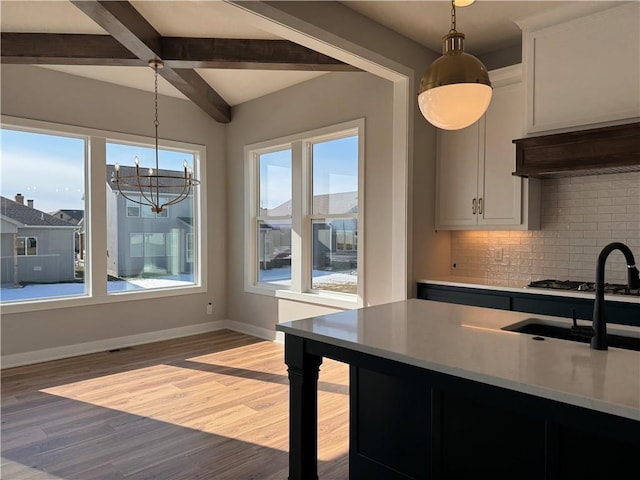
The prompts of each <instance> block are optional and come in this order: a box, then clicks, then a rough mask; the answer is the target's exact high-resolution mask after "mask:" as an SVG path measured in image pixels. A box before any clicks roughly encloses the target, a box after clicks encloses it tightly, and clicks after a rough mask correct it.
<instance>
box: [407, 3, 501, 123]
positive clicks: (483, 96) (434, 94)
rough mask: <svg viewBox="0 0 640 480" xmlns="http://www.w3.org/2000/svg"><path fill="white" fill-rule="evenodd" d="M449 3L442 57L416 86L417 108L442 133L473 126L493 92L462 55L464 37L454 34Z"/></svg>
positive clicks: (473, 61) (481, 69)
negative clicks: (447, 31)
mask: <svg viewBox="0 0 640 480" xmlns="http://www.w3.org/2000/svg"><path fill="white" fill-rule="evenodd" d="M471 3H473V2H469V1H468V0H464V1H463V0H452V2H451V29H450V30H449V33H448V34H447V35H445V36H444V37H442V56H441V57H440V58H438V59H437V60H435V61H434V62H433V63H432V64H431V65H430V66H429V68H428V69H427V71H426V73H425V74H424V76H423V77H422V80H421V82H420V89H419V92H418V105H419V106H420V111H421V112H422V115H424V117H425V118H426V119H427V120H428V121H429V122H430V123H431V124H433V125H435V126H436V127H438V128H442V129H445V130H459V129H462V128H465V127H468V126H469V125H471V124H472V123H475V122H476V121H477V120H478V119H479V118H480V117H482V115H484V112H486V110H487V108H488V107H489V103H490V102H491V95H492V93H493V90H492V88H491V81H490V80H489V73H488V72H487V69H486V68H485V66H484V65H483V64H482V62H481V61H480V60H478V59H477V58H476V57H474V56H473V55H470V54H468V53H465V52H464V48H463V47H464V45H463V44H464V33H459V32H458V31H456V5H459V6H464V5H470V4H471Z"/></svg>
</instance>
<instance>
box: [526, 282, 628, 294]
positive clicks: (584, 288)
mask: <svg viewBox="0 0 640 480" xmlns="http://www.w3.org/2000/svg"><path fill="white" fill-rule="evenodd" d="M528 287H531V288H549V289H552V290H573V291H576V292H595V291H596V284H595V282H578V281H573V280H536V281H534V282H531V283H530V284H529V285H528ZM604 293H606V294H616V295H640V290H638V289H635V290H629V289H628V288H627V286H626V285H625V284H622V283H605V284H604Z"/></svg>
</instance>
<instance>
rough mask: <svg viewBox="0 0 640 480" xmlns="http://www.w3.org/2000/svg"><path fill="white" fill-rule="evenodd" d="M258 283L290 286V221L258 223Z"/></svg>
mask: <svg viewBox="0 0 640 480" xmlns="http://www.w3.org/2000/svg"><path fill="white" fill-rule="evenodd" d="M258 282H261V283H272V284H277V285H291V221H288V220H286V221H283V220H277V221H273V222H268V223H267V222H263V221H259V222H258Z"/></svg>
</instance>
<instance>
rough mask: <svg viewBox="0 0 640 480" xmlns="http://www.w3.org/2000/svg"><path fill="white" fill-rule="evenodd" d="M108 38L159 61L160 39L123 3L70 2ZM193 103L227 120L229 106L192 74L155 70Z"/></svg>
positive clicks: (169, 69)
mask: <svg viewBox="0 0 640 480" xmlns="http://www.w3.org/2000/svg"><path fill="white" fill-rule="evenodd" d="M71 2H72V3H73V4H74V5H75V6H76V7H78V8H79V9H80V10H81V11H82V12H84V13H85V14H86V15H87V16H88V17H89V18H91V19H92V20H93V21H94V22H96V23H97V24H98V25H100V26H101V27H102V28H103V29H104V30H105V31H106V32H107V33H108V34H109V35H111V36H112V37H113V38H115V39H116V40H117V41H118V42H120V43H121V44H122V45H123V46H124V47H126V48H127V49H128V50H130V51H131V52H132V53H133V54H135V55H136V56H137V57H138V58H139V59H140V60H143V61H146V62H148V61H149V60H152V59H154V58H158V59H160V60H164V59H163V58H162V51H161V50H162V37H161V36H160V34H159V33H158V32H157V31H156V30H155V28H153V26H152V25H151V24H150V23H149V22H147V20H146V19H145V18H144V17H143V16H142V15H141V14H140V13H139V12H138V11H137V10H136V9H135V8H134V7H133V5H131V4H130V3H129V2H126V1H97V0H88V1H87V0H71ZM158 74H159V75H161V76H162V77H163V78H165V79H166V80H167V81H169V83H171V84H172V85H173V86H174V87H175V88H177V89H178V90H179V91H180V92H181V93H182V94H183V95H185V96H186V97H187V98H189V99H190V100H191V101H192V102H193V103H194V104H196V105H197V106H198V107H200V108H201V109H202V110H204V111H205V112H207V113H208V114H209V115H211V116H212V117H213V118H214V119H215V120H217V121H218V122H222V123H228V122H230V121H231V107H229V105H228V104H227V103H226V102H225V101H224V100H223V99H222V97H221V96H220V95H219V94H218V93H217V92H216V91H215V90H214V89H213V88H211V86H210V85H209V84H208V83H207V82H205V81H204V80H203V79H202V77H200V76H199V75H198V74H197V73H196V72H194V71H192V73H191V74H187V73H185V72H176V71H174V70H173V69H172V68H171V67H169V66H165V68H163V69H161V70H159V71H158Z"/></svg>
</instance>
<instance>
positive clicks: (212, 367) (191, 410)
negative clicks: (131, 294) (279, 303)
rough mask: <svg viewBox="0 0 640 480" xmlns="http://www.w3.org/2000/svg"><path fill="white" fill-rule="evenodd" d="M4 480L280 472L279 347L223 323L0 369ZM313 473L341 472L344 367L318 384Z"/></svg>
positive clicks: (344, 468) (333, 367)
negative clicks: (185, 334)
mask: <svg viewBox="0 0 640 480" xmlns="http://www.w3.org/2000/svg"><path fill="white" fill-rule="evenodd" d="M1 375H2V412H1V414H2V431H1V433H2V438H1V443H2V464H1V470H0V472H1V473H0V477H1V478H2V479H3V480H41V479H42V480H44V479H64V480H67V479H68V480H71V479H79V480H93V479H96V480H112V479H135V480H138V479H144V480H150V479H158V480H160V479H167V480H190V479H203V480H207V479H211V480H218V479H219V480H249V479H252V480H262V479H265V480H267V479H268V480H272V479H286V478H287V474H288V453H287V452H288V445H289V440H288V425H289V420H288V408H289V387H288V385H289V382H288V378H287V371H286V365H285V364H284V348H283V346H282V345H280V344H277V343H273V342H268V341H264V340H260V339H256V338H253V337H250V336H247V335H243V334H240V333H236V332H231V331H228V330H221V331H218V332H213V333H208V334H203V335H196V336H192V337H186V338H182V339H176V340H170V341H164V342H157V343H153V344H147V345H141V346H137V347H133V348H127V349H123V350H120V351H116V352H104V353H96V354H92V355H83V356H79V357H74V358H69V359H64V360H57V361H53V362H47V363H40V364H37V365H30V366H24V367H17V368H12V369H7V370H3V371H2V374H1ZM318 390H319V392H318V402H319V406H318V410H319V412H318V417H319V427H318V430H319V439H318V442H319V452H318V459H319V460H318V470H319V475H320V478H321V479H331V480H339V479H346V478H348V448H349V445H348V436H349V433H348V432H349V418H348V409H349V396H348V366H346V365H343V364H340V363H338V362H334V361H331V360H327V359H325V360H324V362H323V365H322V366H321V372H320V381H319V386H318Z"/></svg>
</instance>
